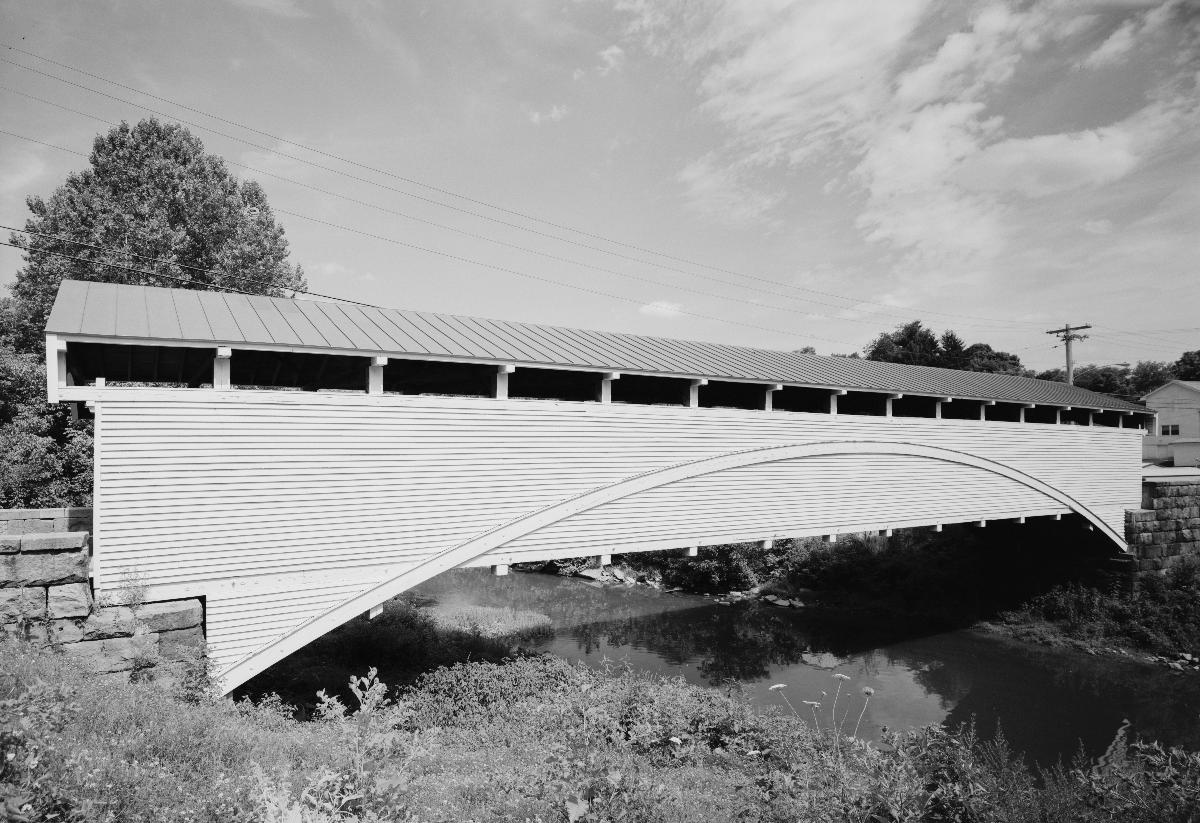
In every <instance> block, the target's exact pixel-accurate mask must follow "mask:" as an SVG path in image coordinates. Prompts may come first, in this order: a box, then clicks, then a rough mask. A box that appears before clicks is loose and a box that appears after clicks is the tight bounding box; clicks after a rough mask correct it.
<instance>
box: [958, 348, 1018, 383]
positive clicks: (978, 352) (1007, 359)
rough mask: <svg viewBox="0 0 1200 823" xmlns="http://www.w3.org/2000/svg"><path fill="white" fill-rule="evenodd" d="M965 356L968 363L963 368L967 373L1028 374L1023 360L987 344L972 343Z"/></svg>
mask: <svg viewBox="0 0 1200 823" xmlns="http://www.w3.org/2000/svg"><path fill="white" fill-rule="evenodd" d="M963 355H964V356H965V357H966V361H967V362H966V365H965V366H964V367H963V368H965V369H966V370H967V371H982V372H991V373H992V374H1016V375H1024V374H1025V373H1026V372H1025V369H1024V368H1023V367H1022V366H1021V358H1019V357H1017V356H1016V355H1015V354H1009V353H1008V352H1004V351H996V350H995V349H993V348H992V347H991V346H989V345H988V344H987V343H972V344H971V345H970V346H968V347H967V349H966V351H964V352H963Z"/></svg>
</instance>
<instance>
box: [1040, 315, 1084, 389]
mask: <svg viewBox="0 0 1200 823" xmlns="http://www.w3.org/2000/svg"><path fill="white" fill-rule="evenodd" d="M1090 328H1091V325H1090V324H1088V323H1084V324H1083V325H1082V326H1072V325H1071V324H1069V323H1068V324H1067V325H1065V326H1063V327H1062V328H1061V329H1055V330H1054V331H1048V332H1046V334H1055V335H1058V337H1059V338H1060V339H1061V340H1062V341H1063V343H1064V345H1065V346H1066V349H1067V385H1068V386H1074V385H1075V361H1074V360H1072V359H1071V343H1072V342H1073V341H1075V340H1087V339H1088V336H1087V335H1086V334H1076V332H1080V331H1083V330H1084V329H1090Z"/></svg>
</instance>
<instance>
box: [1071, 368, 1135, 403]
mask: <svg viewBox="0 0 1200 823" xmlns="http://www.w3.org/2000/svg"><path fill="white" fill-rule="evenodd" d="M1075 385H1076V386H1079V388H1081V389H1087V390H1088V391H1094V392H1099V393H1100V394H1109V395H1113V396H1114V397H1129V396H1130V395H1132V394H1133V391H1132V389H1131V388H1130V384H1129V369H1128V367H1125V366H1097V365H1095V364H1092V363H1089V364H1088V365H1086V366H1080V367H1079V368H1078V369H1076V370H1075Z"/></svg>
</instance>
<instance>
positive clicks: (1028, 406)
mask: <svg viewBox="0 0 1200 823" xmlns="http://www.w3.org/2000/svg"><path fill="white" fill-rule="evenodd" d="M1036 405H1037V404H1036V403H1025V404H1024V405H1022V406H1021V413H1020V416H1019V417H1018V418H1017V422H1018V423H1024V422H1025V410H1026V409H1032V408H1034V407H1035V406H1036Z"/></svg>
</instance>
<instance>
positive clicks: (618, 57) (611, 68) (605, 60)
mask: <svg viewBox="0 0 1200 823" xmlns="http://www.w3.org/2000/svg"><path fill="white" fill-rule="evenodd" d="M597 56H598V57H599V58H600V65H599V66H598V67H597V68H596V73H597V74H599V75H600V76H601V77H605V76H607V75H609V74H612V73H613V72H616V71H620V70H621V68H622V67H623V66H624V65H625V50H624V49H623V48H621V47H620V46H618V45H617V44H616V43H614V44H613V45H611V46H609V47H608V48H606V49H604V50H603V51H601V52H600V53H599V55H597Z"/></svg>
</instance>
